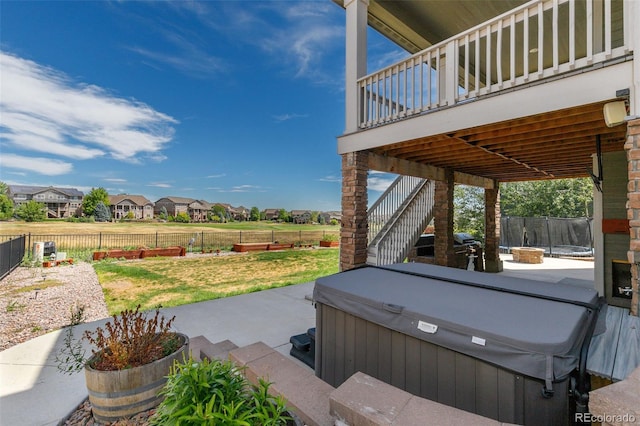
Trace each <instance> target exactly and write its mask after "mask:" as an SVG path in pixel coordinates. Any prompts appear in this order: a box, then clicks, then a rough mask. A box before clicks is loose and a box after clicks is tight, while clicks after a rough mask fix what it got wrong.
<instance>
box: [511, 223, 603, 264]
mask: <svg viewBox="0 0 640 426" xmlns="http://www.w3.org/2000/svg"><path fill="white" fill-rule="evenodd" d="M511 247H536V248H541V249H544V251H545V255H547V256H593V219H592V218H587V217H581V218H555V217H508V216H507V217H502V218H500V249H501V250H502V251H503V252H508V251H509V250H510V249H511Z"/></svg>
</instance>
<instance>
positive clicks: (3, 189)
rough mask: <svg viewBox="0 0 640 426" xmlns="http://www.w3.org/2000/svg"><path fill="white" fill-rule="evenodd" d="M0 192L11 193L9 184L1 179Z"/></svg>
mask: <svg viewBox="0 0 640 426" xmlns="http://www.w3.org/2000/svg"><path fill="white" fill-rule="evenodd" d="M0 194H2V195H8V194H9V185H7V184H6V183H4V182H2V181H0Z"/></svg>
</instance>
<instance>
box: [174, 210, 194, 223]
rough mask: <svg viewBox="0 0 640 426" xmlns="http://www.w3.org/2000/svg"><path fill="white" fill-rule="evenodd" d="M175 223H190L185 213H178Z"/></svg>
mask: <svg viewBox="0 0 640 426" xmlns="http://www.w3.org/2000/svg"><path fill="white" fill-rule="evenodd" d="M175 221H176V222H181V223H189V222H190V221H191V218H190V217H189V215H188V214H186V213H185V212H180V213H178V214H177V215H176V217H175Z"/></svg>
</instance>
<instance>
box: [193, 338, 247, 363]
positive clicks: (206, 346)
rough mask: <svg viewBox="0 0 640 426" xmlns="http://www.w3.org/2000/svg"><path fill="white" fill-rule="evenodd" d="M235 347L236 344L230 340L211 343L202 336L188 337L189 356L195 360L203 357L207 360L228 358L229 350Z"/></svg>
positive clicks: (200, 359)
mask: <svg viewBox="0 0 640 426" xmlns="http://www.w3.org/2000/svg"><path fill="white" fill-rule="evenodd" d="M237 348H238V346H237V345H236V344H235V343H233V342H231V341H230V340H223V341H221V342H218V343H211V342H210V341H209V339H207V338H206V337H204V336H196V337H191V338H189V349H190V351H191V356H192V357H193V359H194V360H196V361H202V360H203V359H205V358H206V359H208V360H209V361H211V360H214V359H218V360H222V361H225V360H227V359H229V352H230V351H232V350H234V349H237Z"/></svg>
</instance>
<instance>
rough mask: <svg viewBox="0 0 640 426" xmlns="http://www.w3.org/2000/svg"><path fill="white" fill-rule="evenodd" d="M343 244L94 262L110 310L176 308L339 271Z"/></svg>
mask: <svg viewBox="0 0 640 426" xmlns="http://www.w3.org/2000/svg"><path fill="white" fill-rule="evenodd" d="M338 263H339V249H322V250H285V251H273V252H251V253H248V254H242V255H233V256H205V257H195V258H194V257H187V258H162V257H158V258H149V259H145V260H143V261H122V262H113V261H104V262H99V263H95V264H94V268H95V270H96V273H97V274H98V279H99V281H100V284H101V285H102V288H103V292H104V294H105V299H106V302H107V307H108V310H109V313H110V314H112V315H113V314H117V313H119V312H121V311H123V310H124V309H135V307H136V306H137V305H138V304H140V305H141V309H142V310H149V309H154V308H155V307H158V306H163V307H171V306H179V305H184V304H188V303H196V302H201V301H205V300H212V299H218V298H222V297H228V296H233V295H237V294H243V293H250V292H254V291H260V290H265V289H268V288H275V287H284V286H288V285H292V284H300V283H304V282H309V281H313V280H315V279H316V278H318V277H321V276H325V275H330V274H334V273H336V272H338Z"/></svg>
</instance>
